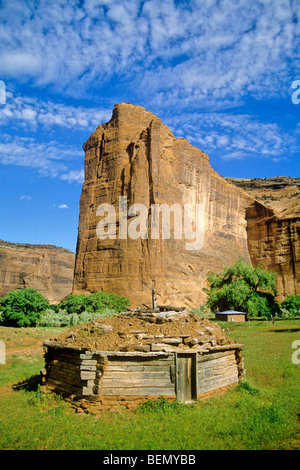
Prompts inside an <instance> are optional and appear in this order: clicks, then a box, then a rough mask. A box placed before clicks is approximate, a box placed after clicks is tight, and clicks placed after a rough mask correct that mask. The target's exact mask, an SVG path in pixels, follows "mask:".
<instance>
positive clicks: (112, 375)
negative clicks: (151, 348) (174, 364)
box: [103, 368, 170, 380]
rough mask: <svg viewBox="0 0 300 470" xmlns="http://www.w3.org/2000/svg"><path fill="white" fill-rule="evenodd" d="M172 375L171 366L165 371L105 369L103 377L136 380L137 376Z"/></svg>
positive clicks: (159, 376) (157, 376) (153, 377)
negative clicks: (114, 370) (112, 370)
mask: <svg viewBox="0 0 300 470" xmlns="http://www.w3.org/2000/svg"><path fill="white" fill-rule="evenodd" d="M166 377H170V368H169V369H168V370H164V371H161V372H159V371H146V372H145V371H134V372H133V371H131V372H128V371H123V372H122V371H117V372H108V371H105V372H104V374H103V379H116V380H117V379H124V378H127V379H128V380H135V379H137V378H145V379H147V378H149V379H160V378H166Z"/></svg>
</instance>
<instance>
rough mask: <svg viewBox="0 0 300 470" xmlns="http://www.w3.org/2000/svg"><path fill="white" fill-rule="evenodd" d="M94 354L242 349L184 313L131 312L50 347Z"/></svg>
mask: <svg viewBox="0 0 300 470" xmlns="http://www.w3.org/2000/svg"><path fill="white" fill-rule="evenodd" d="M55 342H56V344H60V345H65V346H68V347H74V348H88V349H92V350H96V351H116V352H134V351H136V352H143V353H151V352H159V351H161V352H169V351H170V352H171V351H177V352H188V351H191V352H192V351H195V352H197V351H199V352H201V351H202V352H209V351H211V350H220V349H236V348H242V347H243V346H242V345H239V344H238V343H236V342H235V341H234V340H232V339H231V338H229V337H228V336H226V334H225V332H224V331H223V329H222V328H221V327H220V326H219V325H217V324H214V323H213V322H211V321H209V320H207V319H205V318H202V317H200V316H198V315H195V314H191V313H189V312H187V311H186V310H184V309H177V310H165V311H153V310H150V309H133V310H129V311H127V312H124V313H120V314H117V315H113V316H111V317H106V318H98V319H95V320H93V321H92V322H90V323H85V324H82V325H78V326H76V327H73V328H72V329H69V330H67V331H64V332H63V333H62V334H60V335H59V336H57V337H56V338H54V339H52V340H51V343H52V344H55Z"/></svg>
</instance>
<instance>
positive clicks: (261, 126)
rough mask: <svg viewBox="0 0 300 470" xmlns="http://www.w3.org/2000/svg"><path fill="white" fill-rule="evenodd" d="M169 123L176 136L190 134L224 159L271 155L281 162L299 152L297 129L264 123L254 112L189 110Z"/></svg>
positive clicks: (190, 137)
mask: <svg viewBox="0 0 300 470" xmlns="http://www.w3.org/2000/svg"><path fill="white" fill-rule="evenodd" d="M167 124H168V125H169V126H170V128H171V130H172V131H173V132H174V133H175V135H176V136H178V137H186V138H187V140H189V142H190V143H191V144H193V145H195V146H197V147H199V148H200V149H201V150H203V151H204V152H205V153H207V154H208V155H209V156H212V155H215V154H216V152H218V155H219V156H220V157H221V158H222V159H223V160H234V159H236V160H244V159H246V158H264V159H268V158H269V159H273V160H274V159H277V161H279V160H278V159H282V158H286V157H287V155H289V156H292V155H293V154H295V153H296V152H297V151H299V148H298V147H297V139H296V132H294V133H290V132H287V131H284V130H283V129H282V128H281V127H280V126H279V125H278V124H276V123H264V122H261V121H260V120H259V119H258V118H256V117H254V116H251V115H246V114H230V113H221V112H220V113H217V112H211V113H209V112H208V113H193V114H188V113H186V114H183V115H180V116H178V117H176V116H173V117H172V118H171V119H169V122H168V123H167ZM274 161H275V160H274Z"/></svg>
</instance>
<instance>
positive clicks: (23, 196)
mask: <svg viewBox="0 0 300 470" xmlns="http://www.w3.org/2000/svg"><path fill="white" fill-rule="evenodd" d="M31 199H32V197H31V196H28V195H27V194H23V195H22V196H21V197H20V200H21V201H31Z"/></svg>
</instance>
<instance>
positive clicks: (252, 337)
mask: <svg viewBox="0 0 300 470" xmlns="http://www.w3.org/2000/svg"><path fill="white" fill-rule="evenodd" d="M222 326H223V327H224V328H226V332H227V334H228V335H229V336H231V337H232V338H233V339H235V340H237V341H238V342H240V343H242V344H244V350H243V357H244V362H245V368H246V375H245V377H244V380H243V382H242V383H241V384H240V385H239V386H238V387H237V388H235V389H232V390H229V391H228V392H226V393H224V394H222V395H219V396H216V397H214V398H211V399H209V400H207V401H206V402H199V403H198V404H197V405H178V404H176V403H175V404H170V403H169V402H166V401H165V400H158V401H157V403H156V404H153V403H149V404H148V405H145V406H143V407H140V408H139V409H138V410H137V411H135V412H132V411H126V410H123V411H114V412H102V413H101V414H99V415H97V416H95V415H92V414H77V413H76V412H75V411H74V409H73V408H72V406H71V403H69V402H65V401H64V400H62V399H61V398H60V397H59V396H57V395H54V394H48V393H47V394H43V393H42V392H41V389H40V377H39V373H40V370H41V369H42V368H43V367H44V361H43V350H42V347H41V346H42V342H43V341H44V340H45V339H46V338H51V337H54V336H55V335H56V334H58V332H60V331H61V329H59V328H10V327H0V341H4V343H5V346H6V363H5V364H0V449H1V450H79V449H84V450H299V448H300V444H299V417H300V380H299V379H300V364H297V363H293V361H292V354H293V353H295V351H296V350H295V349H293V348H292V344H293V342H295V341H297V340H300V320H282V321H276V322H275V324H272V323H266V322H259V321H251V323H250V325H249V324H248V323H246V324H242V323H230V324H229V323H223V324H222ZM298 349H299V346H298ZM295 357H296V359H297V358H298V360H299V359H300V353H299V354H298V356H297V355H296V356H295V355H294V358H295ZM294 362H298V361H297V360H296V361H295V360H294Z"/></svg>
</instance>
